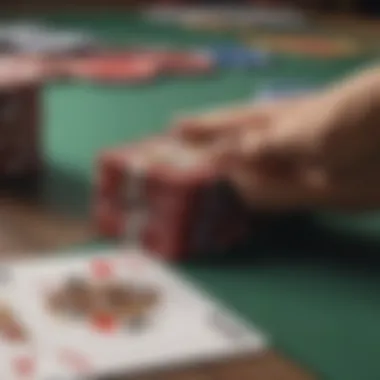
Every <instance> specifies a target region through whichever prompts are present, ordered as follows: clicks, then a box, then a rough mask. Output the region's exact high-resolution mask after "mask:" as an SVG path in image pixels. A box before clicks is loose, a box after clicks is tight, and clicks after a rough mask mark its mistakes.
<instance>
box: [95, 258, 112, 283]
mask: <svg viewBox="0 0 380 380" xmlns="http://www.w3.org/2000/svg"><path fill="white" fill-rule="evenodd" d="M91 272H92V274H93V275H94V276H95V278H97V279H106V278H109V277H111V276H112V275H113V270H112V266H111V265H110V263H109V262H108V261H106V260H94V261H93V262H92V263H91Z"/></svg>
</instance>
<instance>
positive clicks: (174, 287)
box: [0, 248, 267, 380]
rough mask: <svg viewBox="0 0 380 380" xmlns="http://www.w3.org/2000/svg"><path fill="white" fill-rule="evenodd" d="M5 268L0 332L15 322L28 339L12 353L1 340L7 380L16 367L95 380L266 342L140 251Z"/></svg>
mask: <svg viewBox="0 0 380 380" xmlns="http://www.w3.org/2000/svg"><path fill="white" fill-rule="evenodd" d="M78 255H80V253H78ZM10 268H11V269H12V273H13V283H12V291H9V289H7V291H2V289H1V287H0V299H2V300H3V301H4V303H6V304H7V305H10V308H11V310H12V312H8V314H7V313H5V312H4V315H5V316H8V319H6V318H5V317H4V318H1V315H2V314H1V313H0V332H1V328H2V326H3V325H2V324H1V322H2V320H3V319H4V320H5V321H8V323H9V320H11V321H13V319H12V318H11V317H10V316H14V317H15V318H14V321H13V322H12V323H13V324H14V325H16V326H17V323H20V324H21V325H22V326H23V328H24V329H25V332H26V333H25V337H26V340H25V341H22V340H20V341H18V342H17V347H18V349H17V350H15V348H14V347H16V346H15V344H13V345H12V344H9V342H8V343H4V341H2V342H3V343H1V344H0V350H2V351H1V352H4V355H0V371H3V372H1V378H6V379H7V380H8V379H9V380H13V379H14V380H19V378H17V377H15V376H14V375H13V373H14V371H15V367H17V368H18V369H17V370H18V371H21V372H22V371H25V372H28V371H34V373H38V377H28V379H29V378H30V379H33V380H34V379H36V380H51V379H70V380H71V379H84V378H86V379H87V378H91V379H92V378H93V379H95V378H99V377H101V376H110V375H113V374H115V375H116V374H122V375H131V374H134V373H139V372H141V371H151V370H154V369H165V368H167V367H177V366H181V365H186V366H188V365H191V364H196V363H198V362H204V361H206V362H207V361H214V360H222V359H224V358H229V357H234V356H236V355H243V354H257V353H260V352H262V350H264V349H265V348H266V346H267V342H266V338H265V337H264V336H263V334H262V333H261V332H259V331H258V330H256V329H255V328H253V327H250V326H248V325H247V324H246V323H244V322H243V321H241V320H240V319H239V318H237V317H236V316H235V315H234V314H233V313H231V312H230V311H228V310H227V309H225V308H224V307H222V306H220V305H219V304H218V303H217V302H215V301H214V300H213V299H212V298H210V297H209V296H207V295H205V294H203V293H202V292H201V291H199V290H198V289H197V288H196V287H194V286H193V285H192V284H191V283H190V282H188V281H187V280H184V279H183V278H182V277H181V276H180V275H178V274H175V273H174V272H173V271H172V270H171V269H170V268H169V267H167V266H166V264H163V263H161V262H159V261H158V260H156V259H152V258H151V257H150V256H147V255H146V254H142V253H140V252H137V251H131V250H128V249H127V248H125V249H123V250H122V251H112V252H107V253H103V254H102V255H95V256H93V257H88V255H86V257H83V256H82V257H80V256H77V257H73V258H66V259H65V258H59V259H49V260H41V261H35V262H25V263H17V264H16V263H15V264H11V265H10ZM16 317H17V318H16ZM12 323H11V325H12ZM12 347H13V348H12ZM15 362H16V364H15ZM12 371H13V372H12ZM3 373H4V374H6V376H5V377H4V376H3ZM8 375H9V376H8ZM12 376H13V377H12Z"/></svg>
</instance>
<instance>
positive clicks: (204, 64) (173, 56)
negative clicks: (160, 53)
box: [162, 51, 215, 74]
mask: <svg viewBox="0 0 380 380" xmlns="http://www.w3.org/2000/svg"><path fill="white" fill-rule="evenodd" d="M214 63H215V62H214V60H213V57H212V56H211V55H210V54H208V53H207V52H203V51H202V52H192V51H190V52H168V53H167V54H166V55H165V56H164V57H163V62H162V64H163V71H164V72H166V73H170V74H199V73H205V72H209V71H210V70H211V69H212V68H213V67H214Z"/></svg>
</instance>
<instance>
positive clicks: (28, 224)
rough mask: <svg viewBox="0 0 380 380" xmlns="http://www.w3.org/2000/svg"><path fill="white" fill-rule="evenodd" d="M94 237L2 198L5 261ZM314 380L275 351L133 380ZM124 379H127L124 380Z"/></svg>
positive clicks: (0, 242)
mask: <svg viewBox="0 0 380 380" xmlns="http://www.w3.org/2000/svg"><path fill="white" fill-rule="evenodd" d="M91 238H92V232H91V228H90V226H89V225H88V223H85V222H84V221H83V220H78V219H74V218H70V217H64V216H62V215H58V214H56V213H55V212H52V211H51V210H50V208H49V207H47V206H43V205H42V204H39V203H37V202H33V201H20V200H12V199H9V198H3V199H1V198H0V252H1V253H2V256H3V258H7V259H9V258H10V257H14V258H20V257H23V258H24V257H35V256H37V255H39V256H41V255H49V254H51V252H52V251H53V250H55V249H61V248H66V247H69V246H71V245H76V244H81V243H85V242H86V241H89V240H90V239H91ZM229 379H231V380H250V379H254V380H312V379H316V377H313V376H311V375H308V374H307V373H306V372H304V371H303V370H301V369H300V368H298V367H297V366H296V365H295V364H293V363H292V362H291V361H288V360H286V359H284V358H283V357H282V356H280V355H278V354H276V353H275V352H273V351H271V352H267V353H264V354H263V355H261V356H260V357H252V358H244V359H239V360H235V361H231V362H224V363H223V364H218V365H215V364H212V365H202V366H199V367H197V368H192V369H186V370H181V371H178V370H177V371H172V372H170V373H167V372H165V373H161V374H154V375H146V376H140V377H137V378H134V380H229ZM123 380H124V379H123Z"/></svg>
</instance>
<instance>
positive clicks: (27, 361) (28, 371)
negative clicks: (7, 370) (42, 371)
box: [13, 356, 35, 377]
mask: <svg viewBox="0 0 380 380" xmlns="http://www.w3.org/2000/svg"><path fill="white" fill-rule="evenodd" d="M13 367H14V370H15V372H16V373H17V374H18V375H20V376H25V377H29V376H32V375H33V374H34V372H35V362H34V360H33V359H32V358H30V357H26V356H23V357H19V358H16V359H15V361H14V362H13Z"/></svg>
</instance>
